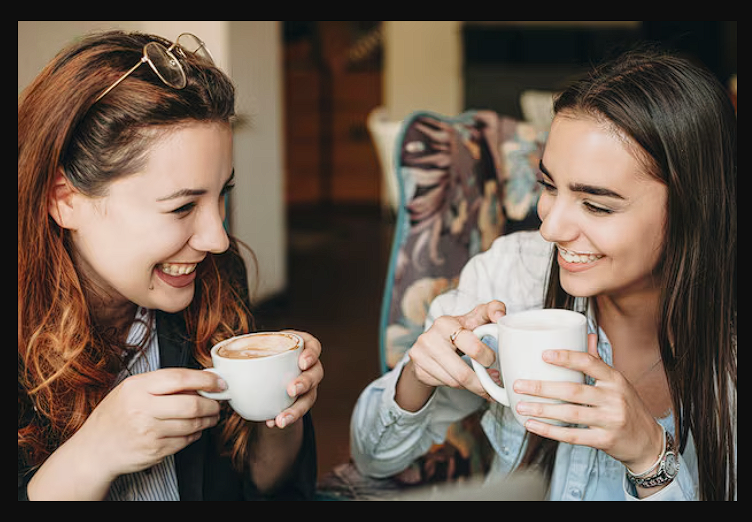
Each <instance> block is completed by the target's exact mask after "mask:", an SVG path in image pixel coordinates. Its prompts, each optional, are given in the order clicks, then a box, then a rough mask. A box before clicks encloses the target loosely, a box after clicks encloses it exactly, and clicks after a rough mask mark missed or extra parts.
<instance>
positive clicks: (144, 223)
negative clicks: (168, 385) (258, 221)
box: [57, 123, 233, 312]
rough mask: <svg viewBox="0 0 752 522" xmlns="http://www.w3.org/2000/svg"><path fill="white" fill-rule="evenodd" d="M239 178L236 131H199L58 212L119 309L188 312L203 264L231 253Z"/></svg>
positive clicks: (173, 139) (157, 148)
mask: <svg viewBox="0 0 752 522" xmlns="http://www.w3.org/2000/svg"><path fill="white" fill-rule="evenodd" d="M232 173H233V166H232V132H231V130H230V127H229V125H225V124H219V123H195V124H190V125H182V126H179V127H177V128H175V129H171V130H169V131H168V132H166V133H164V134H163V135H162V136H161V137H160V138H158V139H157V141H156V143H155V145H154V146H153V147H152V148H151V149H150V150H149V153H148V160H147V163H146V165H145V167H144V168H143V169H142V170H141V171H140V172H138V173H136V174H133V175H130V176H125V177H123V178H121V179H118V180H116V181H114V182H112V183H111V184H110V185H109V186H108V189H107V193H106V195H104V196H102V197H88V196H85V195H83V194H80V193H72V194H70V197H69V198H68V199H67V201H68V203H66V204H65V207H66V210H63V211H62V212H63V213H62V214H61V213H60V210H58V211H57V215H58V216H60V215H62V216H63V217H62V218H61V220H62V221H63V222H64V225H63V226H65V228H68V229H69V230H70V232H71V238H72V240H73V245H74V248H75V257H76V262H77V265H78V267H79V270H81V271H82V272H83V274H84V276H85V278H86V279H87V281H88V282H89V284H91V285H93V287H94V288H96V291H97V293H98V294H100V295H103V296H106V298H107V299H108V300H112V301H113V302H114V303H115V304H117V302H119V301H122V302H131V303H135V304H137V305H139V306H143V307H146V308H150V309H160V310H164V311H166V312H177V311H180V310H182V309H184V308H186V307H187V306H188V304H190V302H191V300H192V299H193V295H194V291H195V282H194V281H195V278H196V271H195V270H196V266H197V264H198V263H200V262H201V261H202V260H203V259H204V258H205V257H206V255H207V254H208V253H220V252H224V251H225V250H226V249H227V248H228V246H229V239H228V237H227V234H226V232H225V230H224V227H223V220H224V215H225V210H224V195H225V193H226V192H227V190H229V188H231V183H232V180H231V177H232ZM58 206H59V205H58Z"/></svg>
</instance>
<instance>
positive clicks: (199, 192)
mask: <svg viewBox="0 0 752 522" xmlns="http://www.w3.org/2000/svg"><path fill="white" fill-rule="evenodd" d="M234 179H235V169H232V174H230V177H229V178H228V180H227V181H225V184H224V185H223V188H224V187H227V186H228V185H229V184H230V183H232V182H233V180H234ZM207 192H208V190H206V189H180V190H178V191H177V192H173V193H172V194H170V195H169V196H165V197H163V198H159V199H157V201H159V202H162V201H171V200H173V199H180V198H191V197H196V196H203V195H204V194H206V193H207Z"/></svg>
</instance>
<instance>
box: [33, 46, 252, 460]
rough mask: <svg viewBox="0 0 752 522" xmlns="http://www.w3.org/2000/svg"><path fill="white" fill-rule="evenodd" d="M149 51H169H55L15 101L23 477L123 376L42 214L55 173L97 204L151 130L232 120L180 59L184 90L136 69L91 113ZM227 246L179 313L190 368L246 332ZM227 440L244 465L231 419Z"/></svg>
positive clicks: (226, 102)
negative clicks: (218, 344) (188, 341)
mask: <svg viewBox="0 0 752 522" xmlns="http://www.w3.org/2000/svg"><path fill="white" fill-rule="evenodd" d="M155 40H156V41H160V42H161V43H163V44H164V45H166V46H169V45H170V42H167V41H165V40H162V39H160V38H159V37H156V36H151V35H144V34H139V33H123V32H108V33H104V34H100V35H94V36H90V37H86V38H84V39H82V40H80V41H79V42H77V43H76V44H74V45H72V46H71V47H69V48H67V49H65V50H63V51H62V52H61V53H60V54H59V55H58V56H57V57H56V58H55V59H54V60H53V61H52V62H51V63H50V64H49V65H48V66H47V67H46V68H45V69H44V70H43V71H42V72H41V73H40V75H39V76H38V77H37V78H36V80H35V81H34V82H33V83H32V84H31V85H30V86H29V87H28V88H27V89H26V90H25V91H24V93H23V94H22V96H21V97H20V98H19V101H18V419H19V422H18V452H19V462H21V461H22V460H23V461H24V462H25V464H27V465H39V464H41V463H42V462H43V461H44V459H45V458H46V457H47V456H48V455H49V454H50V453H51V452H52V451H54V450H55V448H56V447H57V446H59V445H60V444H62V443H63V442H64V441H65V440H67V439H68V438H70V436H71V435H73V434H74V433H75V432H76V431H77V430H78V429H79V428H80V427H81V426H82V425H83V423H84V422H85V421H86V419H87V417H88V416H89V414H90V413H91V412H92V410H93V409H94V408H95V407H96V406H97V404H98V403H99V402H100V401H101V400H102V398H103V397H104V396H105V395H106V394H107V393H108V392H109V390H110V389H111V387H112V385H113V383H114V382H115V378H116V377H117V375H118V374H119V373H120V372H121V371H122V370H123V360H122V355H121V353H122V349H123V348H124V347H122V346H116V344H117V342H118V339H117V338H115V337H114V336H113V335H110V334H109V333H108V332H107V331H103V329H102V328H99V327H98V325H97V324H95V323H94V320H93V318H92V314H91V311H90V300H91V290H90V289H88V288H87V282H86V281H85V280H84V279H83V278H82V277H81V275H80V273H79V271H78V270H77V269H76V266H75V263H74V257H73V255H72V246H71V244H70V240H69V236H68V234H67V232H66V231H65V230H63V229H61V228H60V227H59V226H58V225H57V224H56V223H55V221H54V220H53V219H52V218H51V217H50V216H49V214H48V202H49V198H50V193H51V190H52V187H53V183H54V181H55V178H56V176H57V175H58V172H59V171H60V169H62V171H63V172H64V175H65V176H66V179H67V180H68V181H69V182H70V183H71V184H72V185H73V186H74V187H75V188H76V189H77V190H78V191H80V192H82V193H84V194H87V195H90V196H98V195H102V194H103V193H104V192H105V191H106V188H107V186H108V184H109V183H111V182H112V181H114V180H115V179H117V178H119V177H122V176H127V175H129V174H132V173H134V172H136V171H138V169H139V167H140V166H142V165H143V162H144V161H145V160H146V155H147V152H148V149H149V146H150V144H151V143H152V142H153V141H152V140H153V138H154V136H155V135H157V134H158V133H159V131H160V130H162V129H167V128H168V127H169V126H174V125H177V124H181V123H185V122H188V121H200V122H224V123H227V124H228V125H229V124H230V120H231V118H232V117H233V115H234V87H233V85H232V83H231V81H230V80H229V79H228V78H227V76H226V75H225V74H224V73H222V71H220V70H219V69H218V68H216V67H214V66H213V65H211V64H208V63H206V62H204V61H201V60H199V59H198V58H197V57H194V56H192V55H191V54H190V53H186V54H187V56H185V57H182V59H181V63H182V64H183V67H184V68H185V70H186V76H187V78H188V84H187V86H186V87H185V88H184V89H182V90H176V89H173V88H171V87H169V86H167V85H165V84H163V83H162V82H161V81H160V80H159V78H158V77H157V76H156V75H155V74H154V73H153V71H151V70H150V68H149V67H148V66H145V65H144V66H142V67H139V68H138V69H136V71H135V72H134V73H133V74H131V75H130V76H129V77H128V79H127V80H126V81H124V82H122V83H121V84H120V85H118V87H117V88H116V89H113V90H112V91H111V92H110V93H108V94H107V96H105V97H104V98H102V99H101V100H98V101H97V98H98V96H99V95H100V94H101V93H102V92H104V90H105V89H106V88H107V87H109V86H110V85H112V84H113V83H114V82H115V80H117V79H118V78H119V77H120V76H122V75H123V74H124V73H125V72H126V71H127V70H128V69H130V68H131V67H132V66H133V65H134V64H136V63H138V60H139V59H140V58H141V55H142V52H143V47H144V45H145V44H146V43H148V42H150V41H155ZM155 131H156V132H155ZM231 243H232V247H231V249H230V250H229V251H228V252H227V253H225V254H222V255H211V254H210V255H208V256H207V258H206V260H205V261H204V262H203V263H202V264H201V266H200V267H199V269H198V270H199V277H198V278H197V284H196V294H195V297H194V300H193V302H192V303H191V305H190V306H189V307H188V309H187V310H186V311H185V312H184V313H183V314H184V316H185V320H186V325H187V327H188V335H189V336H191V338H192V341H193V343H194V345H195V350H194V357H195V358H196V360H198V361H199V362H200V363H201V364H204V365H206V364H208V361H209V355H208V351H209V349H210V347H211V346H212V344H213V343H214V342H215V341H217V340H218V339H220V338H222V337H226V336H229V335H233V334H236V333H244V332H248V331H249V330H250V329H251V328H252V316H251V314H250V312H249V310H248V307H247V306H246V304H245V301H246V300H245V299H244V297H247V295H244V291H243V290H242V289H240V290H239V289H238V287H237V281H236V280H234V278H233V274H232V273H230V272H231V271H230V270H229V269H228V267H229V266H232V265H233V264H237V263H236V262H235V260H236V259H237V256H238V252H237V243H236V242H235V241H232V242H231ZM119 342H122V340H120V341H119ZM224 428H225V437H224V438H225V440H227V441H232V443H233V444H235V447H234V448H232V449H231V453H232V454H233V458H234V460H235V461H236V462H242V461H247V459H246V457H247V451H248V444H245V443H246V442H248V440H249V437H250V433H251V432H250V430H251V428H250V427H248V426H247V425H246V424H245V423H241V422H239V421H238V420H237V419H235V418H233V417H231V418H229V419H228V420H227V421H226V422H225V424H224Z"/></svg>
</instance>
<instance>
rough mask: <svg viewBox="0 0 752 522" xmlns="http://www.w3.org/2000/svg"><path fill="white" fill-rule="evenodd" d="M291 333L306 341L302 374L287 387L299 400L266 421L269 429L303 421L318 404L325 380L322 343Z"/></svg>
mask: <svg viewBox="0 0 752 522" xmlns="http://www.w3.org/2000/svg"><path fill="white" fill-rule="evenodd" d="M289 331H290V332H291V333H294V334H297V335H299V336H301V337H302V338H303V341H305V346H304V347H303V351H302V352H301V354H300V357H299V358H298V366H299V367H300V369H301V370H302V373H301V374H300V375H299V376H298V377H297V378H296V379H295V380H294V381H292V382H291V383H290V384H289V385H288V386H287V394H288V395H289V396H290V397H296V398H297V400H296V401H295V402H294V403H293V404H292V406H290V407H289V408H288V409H286V410H285V411H283V412H282V413H280V414H279V415H277V417H276V418H274V419H270V420H268V421H266V425H267V426H268V427H269V428H273V427H275V426H277V427H278V428H284V427H286V426H289V425H291V424H292V423H294V422H295V421H297V420H299V419H302V418H303V416H304V415H305V414H306V413H307V412H308V411H309V410H310V409H311V408H312V407H313V404H314V403H315V402H316V397H317V395H318V386H319V383H320V382H321V381H322V380H323V378H324V367H323V366H322V364H321V361H320V360H319V358H320V357H321V343H320V342H319V341H318V339H316V338H315V337H314V336H312V335H311V334H308V333H305V332H298V331H294V330H289Z"/></svg>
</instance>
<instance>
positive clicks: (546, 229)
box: [538, 195, 579, 244]
mask: <svg viewBox="0 0 752 522" xmlns="http://www.w3.org/2000/svg"><path fill="white" fill-rule="evenodd" d="M538 216H539V217H540V219H541V226H540V233H541V236H543V238H544V239H545V240H546V241H549V242H551V243H560V244H567V243H571V242H572V241H574V240H575V239H577V236H578V235H579V226H578V225H577V222H576V219H575V216H576V212H575V209H573V208H570V207H569V206H568V205H567V203H566V201H565V200H564V199H563V198H560V197H552V196H548V195H542V196H541V199H540V200H539V201H538Z"/></svg>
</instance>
